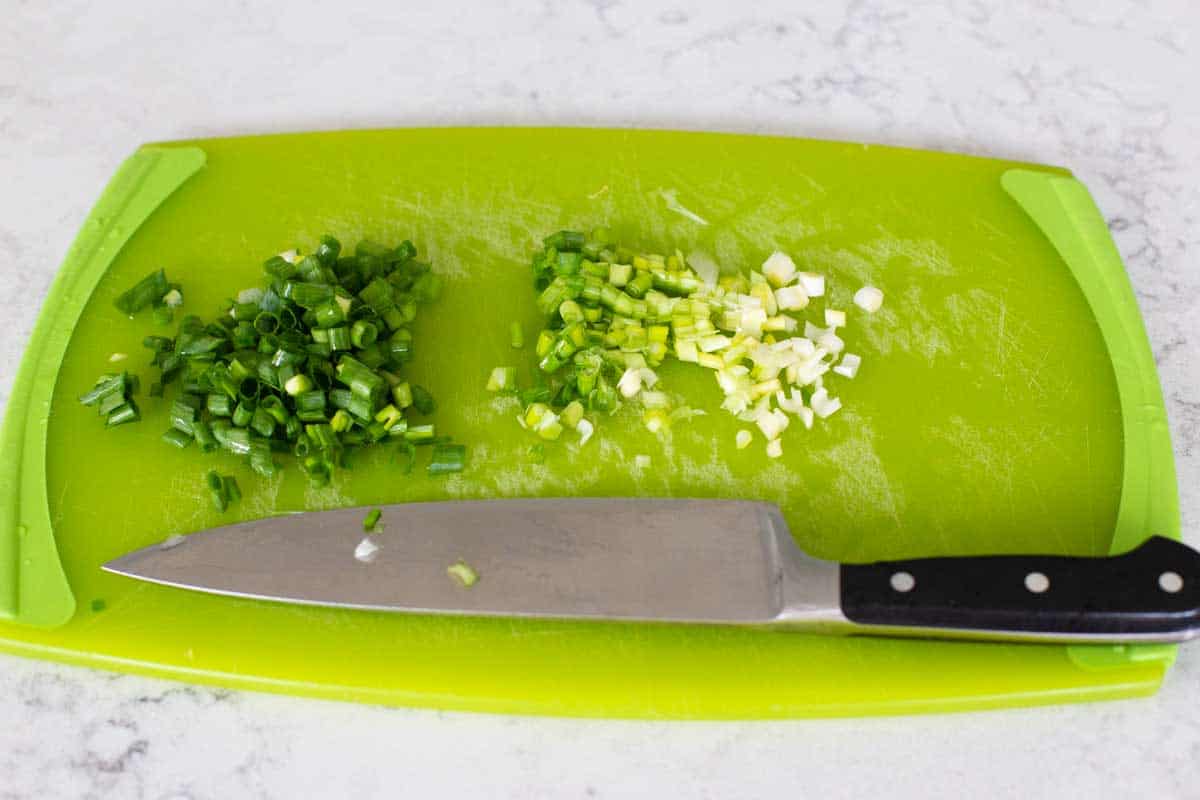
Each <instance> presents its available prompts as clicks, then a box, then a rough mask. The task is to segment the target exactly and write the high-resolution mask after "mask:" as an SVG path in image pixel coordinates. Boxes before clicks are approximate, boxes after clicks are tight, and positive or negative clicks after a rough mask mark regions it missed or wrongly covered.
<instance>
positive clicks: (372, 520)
mask: <svg viewBox="0 0 1200 800" xmlns="http://www.w3.org/2000/svg"><path fill="white" fill-rule="evenodd" d="M382 516H383V511H382V510H381V509H378V508H376V509H374V510H373V511H370V512H368V514H367V516H365V517H364V518H363V524H362V526H363V530H364V531H366V532H367V533H370V532H371V531H373V530H375V526H376V525H378V524H379V518H380V517H382Z"/></svg>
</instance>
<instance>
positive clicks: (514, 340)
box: [508, 322, 525, 350]
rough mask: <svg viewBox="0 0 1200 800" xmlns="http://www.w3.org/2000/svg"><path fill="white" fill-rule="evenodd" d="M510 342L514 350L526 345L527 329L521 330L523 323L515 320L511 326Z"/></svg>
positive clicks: (509, 330) (509, 329)
mask: <svg viewBox="0 0 1200 800" xmlns="http://www.w3.org/2000/svg"><path fill="white" fill-rule="evenodd" d="M508 343H509V344H510V345H512V348H513V349H514V350H520V349H521V348H522V347H524V346H525V331H523V330H521V323H519V322H514V323H513V324H512V325H510V326H509V328H508Z"/></svg>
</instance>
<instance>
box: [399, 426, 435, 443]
mask: <svg viewBox="0 0 1200 800" xmlns="http://www.w3.org/2000/svg"><path fill="white" fill-rule="evenodd" d="M433 436H434V432H433V425H410V426H409V428H408V430H407V431H405V432H404V438H405V439H406V440H408V441H410V442H412V443H413V444H427V443H429V442H431V441H433Z"/></svg>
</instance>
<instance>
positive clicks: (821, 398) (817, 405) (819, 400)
mask: <svg viewBox="0 0 1200 800" xmlns="http://www.w3.org/2000/svg"><path fill="white" fill-rule="evenodd" d="M809 405H811V406H812V410H813V413H814V414H816V415H817V416H818V417H820V418H821V419H825V418H826V417H828V416H829V415H830V414H833V413H834V412H835V411H837V410H838V409H839V408H841V407H842V401H841V400H839V399H837V398H836V397H830V396H829V392H827V391H826V390H825V387H824V386H822V387H820V388H819V389H817V390H816V391H815V392H813V396H812V397H811V398H810V399H809Z"/></svg>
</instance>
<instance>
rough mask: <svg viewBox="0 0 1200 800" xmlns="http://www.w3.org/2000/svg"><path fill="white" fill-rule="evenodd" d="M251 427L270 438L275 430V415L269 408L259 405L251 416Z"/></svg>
mask: <svg viewBox="0 0 1200 800" xmlns="http://www.w3.org/2000/svg"><path fill="white" fill-rule="evenodd" d="M250 427H251V428H252V429H254V431H255V432H256V433H258V434H260V435H262V436H266V437H268V438H269V437H270V436H271V434H273V433H274V432H275V417H274V416H272V414H271V413H270V412H269V411H267V409H265V408H263V407H262V406H259V407H258V408H256V409H254V414H253V415H252V416H251V417H250ZM252 454H253V453H252Z"/></svg>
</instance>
